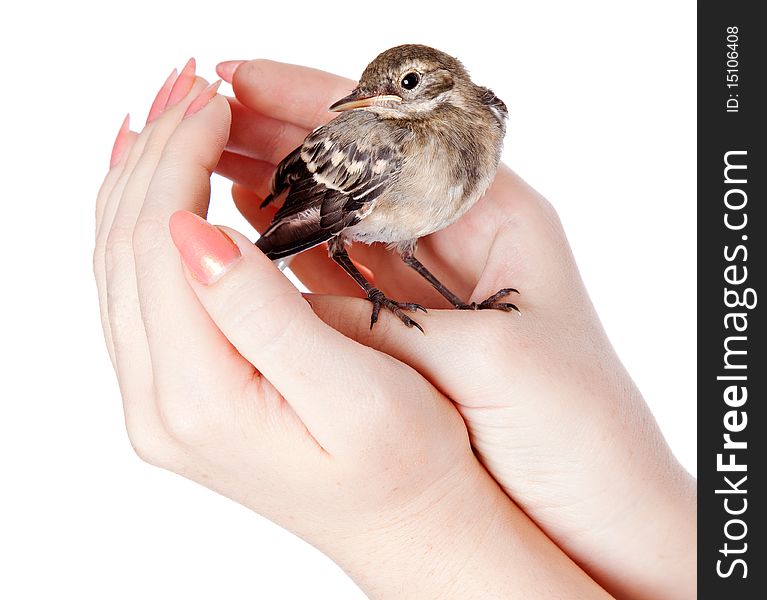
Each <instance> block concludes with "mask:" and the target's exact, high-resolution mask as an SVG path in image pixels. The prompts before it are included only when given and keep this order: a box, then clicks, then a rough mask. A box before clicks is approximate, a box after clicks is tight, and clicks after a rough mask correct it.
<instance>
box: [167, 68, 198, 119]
mask: <svg viewBox="0 0 767 600" xmlns="http://www.w3.org/2000/svg"><path fill="white" fill-rule="evenodd" d="M196 68H197V63H196V62H195V60H194V58H190V59H189V60H188V61H187V63H186V65H184V68H183V69H181V73H180V74H179V76H178V79H176V82H175V83H174V84H173V87H172V88H171V90H170V94H169V95H168V102H167V103H166V104H165V110H167V109H169V108H171V107H172V106H175V105H176V104H178V103H179V102H180V101H181V100H182V99H183V98H184V97H185V96H186V95H187V94H188V93H189V91H190V90H191V89H192V86H193V85H194V71H195V69H196Z"/></svg>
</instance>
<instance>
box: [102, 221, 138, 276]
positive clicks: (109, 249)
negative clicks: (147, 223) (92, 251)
mask: <svg viewBox="0 0 767 600" xmlns="http://www.w3.org/2000/svg"><path fill="white" fill-rule="evenodd" d="M130 235H131V234H130V231H126V230H125V228H122V227H116V228H113V229H112V230H111V231H110V232H109V235H108V236H107V241H106V246H105V248H104V253H103V256H104V258H103V260H104V271H105V272H106V273H107V274H110V273H113V272H114V271H115V269H118V268H119V267H120V266H121V265H124V264H125V261H126V260H128V259H131V258H132V256H133V248H132V244H131V238H130Z"/></svg>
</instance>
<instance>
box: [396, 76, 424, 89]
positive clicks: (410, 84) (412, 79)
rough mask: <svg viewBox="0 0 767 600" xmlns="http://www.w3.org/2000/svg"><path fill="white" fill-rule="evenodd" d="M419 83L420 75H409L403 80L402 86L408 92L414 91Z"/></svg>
mask: <svg viewBox="0 0 767 600" xmlns="http://www.w3.org/2000/svg"><path fill="white" fill-rule="evenodd" d="M419 81H421V77H420V76H419V75H418V73H408V74H407V75H405V76H404V77H403V78H402V81H400V85H401V86H402V87H403V88H405V89H406V90H412V89H413V88H414V87H415V86H417V85H418V82H419Z"/></svg>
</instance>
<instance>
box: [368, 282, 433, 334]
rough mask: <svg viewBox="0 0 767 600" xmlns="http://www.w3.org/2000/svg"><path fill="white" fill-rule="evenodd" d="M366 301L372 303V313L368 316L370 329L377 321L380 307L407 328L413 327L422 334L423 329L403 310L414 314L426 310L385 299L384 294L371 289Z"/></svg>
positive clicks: (407, 303) (408, 303)
mask: <svg viewBox="0 0 767 600" xmlns="http://www.w3.org/2000/svg"><path fill="white" fill-rule="evenodd" d="M368 300H370V301H371V302H372V303H373V313H372V314H371V315H370V329H373V325H375V324H376V321H378V313H379V312H380V311H381V307H382V306H383V307H384V308H387V309H389V310H390V311H391V312H393V313H394V314H395V315H396V316H397V318H399V320H400V321H402V322H403V323H404V324H405V325H407V326H408V327H415V328H417V329H419V330H420V331H421V333H423V332H424V331H423V327H421V326H420V325H419V324H418V323H417V322H416V321H414V320H413V319H411V318H410V317H409V316H408V315H406V314H405V313H404V312H403V310H409V311H411V312H416V311H419V310H422V311H423V312H426V309H425V308H424V307H423V306H421V305H420V304H416V303H415V302H397V301H396V300H391V299H389V298H387V297H386V296H385V295H384V293H383V292H382V291H381V290H379V289H378V288H373V289H372V290H370V291H369V292H368Z"/></svg>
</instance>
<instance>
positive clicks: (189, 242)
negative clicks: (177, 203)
mask: <svg viewBox="0 0 767 600" xmlns="http://www.w3.org/2000/svg"><path fill="white" fill-rule="evenodd" d="M169 226H170V235H171V237H172V238H173V243H174V244H175V245H176V248H178V251H179V253H180V254H181V258H182V260H183V261H184V264H185V265H186V266H187V268H188V269H189V270H190V271H191V273H192V275H193V276H194V278H195V279H197V280H198V281H200V282H201V283H204V284H205V285H211V284H213V283H215V282H216V281H218V280H219V279H220V278H221V277H222V276H223V275H224V274H225V273H226V272H227V271H228V270H229V269H230V268H231V267H232V266H233V265H234V263H236V262H237V260H239V258H240V256H241V254H240V249H239V248H238V247H237V245H236V244H235V243H234V242H233V241H232V240H231V239H230V238H229V236H227V235H226V234H225V233H224V232H222V231H221V230H220V229H218V227H214V226H213V225H211V224H210V223H208V222H207V221H206V220H205V219H201V218H200V217H198V216H197V215H195V214H194V213H191V212H188V211H185V210H179V211H177V212H175V213H173V214H172V215H171V217H170V223H169Z"/></svg>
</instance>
